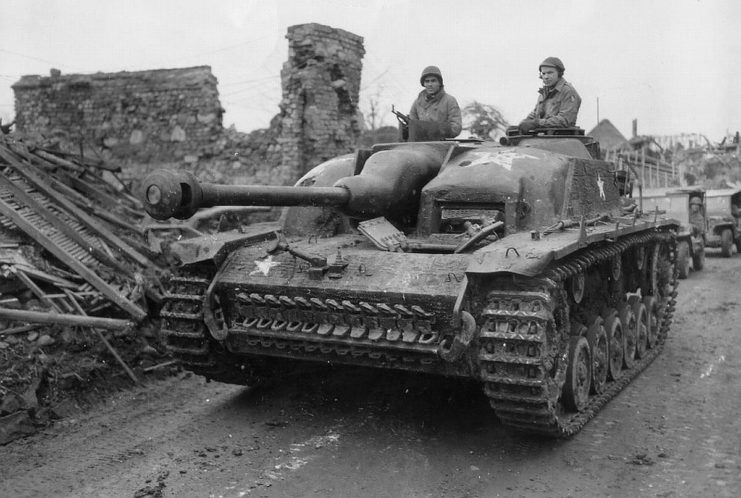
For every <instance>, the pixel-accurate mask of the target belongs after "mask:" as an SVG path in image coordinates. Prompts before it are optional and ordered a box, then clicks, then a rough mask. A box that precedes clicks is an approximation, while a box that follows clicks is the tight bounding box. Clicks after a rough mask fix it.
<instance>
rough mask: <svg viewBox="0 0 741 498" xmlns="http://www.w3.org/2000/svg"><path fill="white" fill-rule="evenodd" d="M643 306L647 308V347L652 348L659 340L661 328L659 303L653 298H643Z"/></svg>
mask: <svg viewBox="0 0 741 498" xmlns="http://www.w3.org/2000/svg"><path fill="white" fill-rule="evenodd" d="M643 305H644V306H645V307H646V322H647V327H646V345H647V346H648V347H649V348H652V347H654V346H656V342H658V340H659V327H660V326H661V316H659V302H658V301H657V300H656V298H655V297H653V296H646V297H644V298H643Z"/></svg>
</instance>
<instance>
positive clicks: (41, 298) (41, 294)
mask: <svg viewBox="0 0 741 498" xmlns="http://www.w3.org/2000/svg"><path fill="white" fill-rule="evenodd" d="M15 274H16V276H17V277H18V279H19V280H20V281H21V282H23V283H24V285H25V286H26V287H28V288H29V289H31V292H33V294H34V296H36V297H37V298H39V301H41V302H42V303H44V304H45V305H46V306H48V307H49V308H51V309H53V310H56V311H57V312H61V311H62V310H61V309H60V308H59V306H57V305H56V303H55V302H54V301H52V300H51V299H49V298H48V297H47V296H46V294H44V292H43V291H42V290H41V288H39V286H38V285H36V284H35V283H34V281H33V280H31V278H29V276H28V275H26V274H25V272H24V271H23V270H21V269H19V268H15Z"/></svg>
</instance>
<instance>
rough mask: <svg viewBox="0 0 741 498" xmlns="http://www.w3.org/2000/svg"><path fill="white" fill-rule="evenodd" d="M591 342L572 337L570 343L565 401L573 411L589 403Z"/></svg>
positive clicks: (581, 408)
mask: <svg viewBox="0 0 741 498" xmlns="http://www.w3.org/2000/svg"><path fill="white" fill-rule="evenodd" d="M591 356H592V355H591V354H590V352H589V343H588V342H587V340H586V338H584V337H572V338H571V342H570V344H569V366H568V367H567V368H566V383H565V384H564V387H563V402H564V405H565V406H566V408H567V409H569V410H571V411H577V412H578V411H582V410H583V409H584V408H585V407H586V406H587V404H588V403H589V391H590V388H591V387H590V385H591V383H592V382H591V381H592V361H591Z"/></svg>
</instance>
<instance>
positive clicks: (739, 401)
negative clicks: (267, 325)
mask: <svg viewBox="0 0 741 498" xmlns="http://www.w3.org/2000/svg"><path fill="white" fill-rule="evenodd" d="M739 293H741V256H736V257H735V258H733V259H731V260H728V259H721V258H720V257H712V256H710V257H708V259H707V262H706V268H705V270H704V271H702V272H698V273H693V274H692V275H691V276H690V278H689V279H688V280H685V281H682V283H681V286H680V297H679V301H678V313H677V314H676V316H675V322H674V326H673V328H672V332H671V336H670V337H669V339H668V341H667V343H666V345H665V349H664V353H663V354H662V355H661V356H660V357H659V358H658V359H657V360H656V361H655V362H654V363H653V364H652V365H651V366H650V367H649V368H648V369H647V370H646V371H645V372H644V373H643V374H641V375H640V376H639V377H638V378H637V379H636V380H635V381H634V382H633V383H632V384H631V385H630V386H628V387H627V388H626V390H624V391H623V392H622V393H621V394H620V395H619V396H618V397H617V398H615V399H614V400H612V401H611V402H610V403H609V404H608V405H607V406H606V407H605V408H604V409H603V410H602V412H601V413H600V414H599V416H598V417H597V418H596V419H594V420H592V421H591V422H590V423H589V424H588V425H587V426H586V427H585V428H584V429H583V430H582V432H581V433H579V434H578V435H577V436H575V437H574V438H572V439H571V440H567V441H551V440H543V439H540V438H535V437H528V436H523V435H520V434H518V433H515V432H513V431H511V430H510V429H507V428H505V427H503V426H502V425H501V424H500V423H499V422H498V421H497V419H496V417H495V416H494V415H493V413H492V412H491V411H490V409H489V408H488V406H487V404H486V402H485V401H484V399H483V395H482V394H481V391H480V387H479V386H478V385H476V384H469V383H465V382H460V381H455V380H441V379H439V378H436V377H427V376H422V375H413V374H407V373H394V372H379V371H372V370H364V369H340V368H336V369H325V370H319V371H317V372H316V373H315V374H313V375H304V376H301V377H300V378H296V379H293V380H292V381H290V382H285V383H283V384H280V385H278V386H273V387H266V388H259V389H252V390H250V389H246V388H241V387H236V386H229V385H223V384H217V383H210V384H207V383H205V382H204V381H203V380H202V379H200V378H197V377H194V376H190V375H187V374H180V375H179V376H176V377H169V378H166V379H164V380H160V381H156V382H150V383H149V384H148V385H147V386H145V387H142V388H137V389H133V390H128V391H125V392H119V393H117V394H115V395H114V396H112V397H111V398H108V399H107V400H106V401H105V402H104V403H101V404H99V405H98V406H96V407H95V408H94V409H92V410H88V411H85V412H78V413H73V414H71V415H70V416H68V417H66V418H63V419H62V420H59V421H57V422H56V423H55V424H54V425H52V426H51V427H49V428H48V429H46V430H45V431H43V432H42V433H39V434H37V435H34V436H31V437H27V438H25V439H21V440H18V441H15V442H12V443H10V444H8V445H6V446H2V447H0V496H14V497H31V496H43V497H46V496H57V497H87V496H89V497H134V496H137V497H155V496H178V497H180V496H194V497H241V496H255V497H285V496H343V497H344V496H352V497H427V496H429V497H496V496H503V497H504V496H506V497H569V496H573V497H582V496H583V497H593V496H614V497H622V496H626V497H633V496H649V497H685V496H687V497H695V496H720V497H724V496H728V497H731V496H734V497H735V496H739V495H741V417H739V413H741V389H740V387H741V327H739V323H741V302H740V300H739Z"/></svg>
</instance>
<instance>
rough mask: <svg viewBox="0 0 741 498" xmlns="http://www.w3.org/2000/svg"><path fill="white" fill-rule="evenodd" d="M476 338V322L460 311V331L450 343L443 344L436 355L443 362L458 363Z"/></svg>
mask: <svg viewBox="0 0 741 498" xmlns="http://www.w3.org/2000/svg"><path fill="white" fill-rule="evenodd" d="M475 338H476V320H474V318H473V316H471V314H470V313H469V312H467V311H461V330H460V332H459V333H458V334H457V335H456V336H455V337H453V340H452V343H451V342H448V341H446V342H443V343H441V344H440V348H439V349H438V350H437V354H438V355H439V356H440V358H442V359H443V360H445V361H449V362H454V361H458V360H459V359H460V358H461V356H463V353H465V352H466V349H468V346H469V345H470V344H471V341H472V340H474V339H475Z"/></svg>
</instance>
